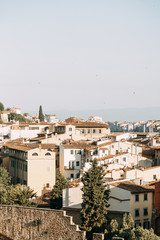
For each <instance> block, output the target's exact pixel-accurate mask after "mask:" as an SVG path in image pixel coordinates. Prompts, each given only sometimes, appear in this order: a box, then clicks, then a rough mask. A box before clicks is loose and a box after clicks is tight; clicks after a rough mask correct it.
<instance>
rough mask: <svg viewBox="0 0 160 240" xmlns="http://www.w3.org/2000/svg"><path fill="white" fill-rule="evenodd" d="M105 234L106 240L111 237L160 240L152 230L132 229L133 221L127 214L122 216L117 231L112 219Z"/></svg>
mask: <svg viewBox="0 0 160 240" xmlns="http://www.w3.org/2000/svg"><path fill="white" fill-rule="evenodd" d="M106 232H107V233H106V234H105V239H106V240H111V239H112V237H117V236H118V237H122V238H124V240H151V239H152V240H160V238H159V237H158V236H157V235H156V234H154V231H153V229H149V230H148V229H143V227H136V228H135V227H134V221H133V218H132V216H131V214H130V213H129V214H128V215H127V214H124V215H123V221H122V226H121V228H120V229H119V227H118V223H117V221H116V220H114V219H112V220H111V222H110V225H109V226H108V229H107V231H106Z"/></svg>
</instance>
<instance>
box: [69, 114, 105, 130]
mask: <svg viewBox="0 0 160 240" xmlns="http://www.w3.org/2000/svg"><path fill="white" fill-rule="evenodd" d="M65 122H66V123H70V124H72V125H74V126H76V127H77V128H79V127H80V128H82V127H84V128H85V127H86V128H87V127H88V128H92V127H94V128H110V126H109V125H108V124H107V123H100V122H93V121H85V120H83V119H78V118H75V117H71V118H68V119H66V120H65Z"/></svg>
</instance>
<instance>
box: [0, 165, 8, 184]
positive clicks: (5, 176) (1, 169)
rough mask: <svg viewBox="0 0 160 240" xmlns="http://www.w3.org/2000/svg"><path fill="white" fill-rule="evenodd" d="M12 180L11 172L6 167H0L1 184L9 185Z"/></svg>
mask: <svg viewBox="0 0 160 240" xmlns="http://www.w3.org/2000/svg"><path fill="white" fill-rule="evenodd" d="M10 182H11V177H10V176H9V173H8V172H7V169H5V168H4V167H0V184H2V185H4V186H7V185H9V184H10Z"/></svg>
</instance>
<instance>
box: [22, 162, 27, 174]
mask: <svg viewBox="0 0 160 240" xmlns="http://www.w3.org/2000/svg"><path fill="white" fill-rule="evenodd" d="M23 171H25V172H27V165H26V164H23Z"/></svg>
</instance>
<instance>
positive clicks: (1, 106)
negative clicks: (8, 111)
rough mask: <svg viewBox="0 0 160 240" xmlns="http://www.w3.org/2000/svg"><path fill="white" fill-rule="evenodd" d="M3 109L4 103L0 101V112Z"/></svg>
mask: <svg viewBox="0 0 160 240" xmlns="http://www.w3.org/2000/svg"><path fill="white" fill-rule="evenodd" d="M3 110H4V105H3V103H2V102H0V112H1V111H3Z"/></svg>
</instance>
